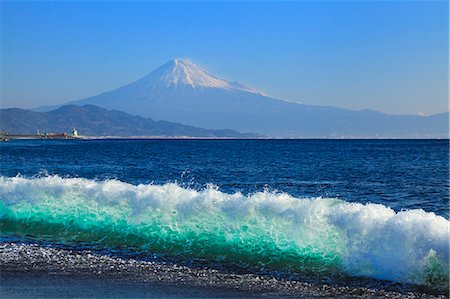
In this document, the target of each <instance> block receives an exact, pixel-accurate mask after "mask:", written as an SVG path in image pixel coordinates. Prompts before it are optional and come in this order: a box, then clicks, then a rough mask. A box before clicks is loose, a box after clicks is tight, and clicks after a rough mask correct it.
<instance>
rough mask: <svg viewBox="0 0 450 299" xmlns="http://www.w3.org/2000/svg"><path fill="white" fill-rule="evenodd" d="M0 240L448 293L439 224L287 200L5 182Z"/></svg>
mask: <svg viewBox="0 0 450 299" xmlns="http://www.w3.org/2000/svg"><path fill="white" fill-rule="evenodd" d="M0 202H1V206H0V219H1V233H2V235H3V236H11V235H14V236H27V237H32V238H36V239H44V240H47V241H54V242H63V243H68V244H73V243H80V242H81V243H85V244H91V245H96V246H97V245H99V246H105V247H110V248H117V249H126V250H133V251H138V252H148V253H152V252H154V253H161V254H166V255H169V256H170V255H176V256H179V257H183V258H187V259H189V258H202V259H206V260H211V261H224V262H233V263H240V264H243V265H249V266H258V267H264V268H269V269H275V270H289V271H297V272H308V273H312V274H317V275H327V274H333V275H334V274H343V275H351V276H365V277H372V278H377V279H387V280H392V281H397V282H408V283H414V284H421V285H429V286H432V287H436V288H447V287H448V273H449V253H448V244H449V228H450V223H449V221H448V220H446V219H444V218H443V217H440V216H437V215H435V214H434V213H426V212H424V211H423V210H410V211H401V212H398V213H396V212H395V211H393V210H392V209H390V208H388V207H385V206H383V205H379V204H365V205H363V204H359V203H349V202H345V201H342V200H338V199H333V198H295V197H292V196H290V195H288V194H285V193H274V192H268V191H264V192H257V193H254V194H250V195H243V194H241V193H234V194H227V193H223V192H221V191H219V190H218V188H214V187H211V186H210V187H208V188H205V189H204V190H200V191H198V190H192V189H186V188H182V187H180V186H178V185H176V184H173V183H168V184H164V185H151V184H150V185H144V184H141V185H137V186H136V185H131V184H127V183H123V182H121V181H118V180H108V181H95V180H88V179H82V178H61V177H59V176H47V177H39V178H32V179H28V178H23V177H1V178H0Z"/></svg>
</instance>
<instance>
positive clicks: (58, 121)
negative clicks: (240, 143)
mask: <svg viewBox="0 0 450 299" xmlns="http://www.w3.org/2000/svg"><path fill="white" fill-rule="evenodd" d="M74 128H76V129H77V130H78V132H79V133H80V134H82V135H89V136H120V137H129V136H167V137H176V136H188V137H224V138H226V137H228V138H255V137H258V135H257V134H244V133H239V132H236V131H233V130H227V129H222V130H208V129H203V128H198V127H193V126H186V125H182V124H179V123H174V122H168V121H164V120H160V121H154V120H152V119H151V118H144V117H142V116H137V115H130V114H128V113H126V112H123V111H118V110H107V109H104V108H101V107H98V106H94V105H84V106H76V105H66V106H62V107H59V108H57V109H55V110H52V111H49V112H35V111H31V110H26V109H20V108H8V109H0V131H2V132H8V133H9V134H36V131H37V130H38V129H39V130H40V131H43V132H70V131H71V130H72V129H74Z"/></svg>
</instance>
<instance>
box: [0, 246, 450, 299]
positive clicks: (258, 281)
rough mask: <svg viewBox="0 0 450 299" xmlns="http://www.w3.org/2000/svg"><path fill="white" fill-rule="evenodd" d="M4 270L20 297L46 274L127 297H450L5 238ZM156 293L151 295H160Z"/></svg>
mask: <svg viewBox="0 0 450 299" xmlns="http://www.w3.org/2000/svg"><path fill="white" fill-rule="evenodd" d="M0 273H1V276H2V277H3V278H4V277H7V278H8V280H5V279H3V278H2V281H3V283H2V291H1V292H4V291H5V290H6V291H7V292H9V293H8V295H11V297H14V294H13V293H14V291H15V290H16V291H18V290H21V289H23V287H24V286H28V281H30V279H35V280H36V279H37V280H40V279H41V280H42V281H44V282H49V283H48V285H49V286H51V285H53V284H54V283H55V281H56V284H57V285H58V284H59V286H60V290H61V289H64V288H66V289H67V290H69V291H70V290H72V291H73V288H74V286H72V284H71V282H73V281H84V282H85V281H88V282H89V283H88V285H90V284H92V285H93V289H95V288H96V287H95V285H96V283H100V285H106V286H108V285H110V283H112V285H115V286H116V287H117V288H118V290H120V291H121V292H122V293H121V294H120V295H121V296H131V297H133V292H136V290H142V291H143V292H144V293H145V290H147V291H149V290H150V291H151V290H154V291H155V292H162V293H160V294H159V295H167V296H166V297H170V294H172V293H176V294H178V295H177V296H176V297H178V298H180V297H181V298H188V297H197V298H198V297H212V296H213V297H223V298H235V297H255V296H258V297H259V296H265V297H274V298H279V297H294V298H312V297H334V298H448V295H444V294H440V295H437V294H433V292H431V291H429V290H426V289H424V288H421V287H418V286H411V285H403V284H398V283H392V282H386V281H377V280H369V279H367V280H366V279H353V278H348V279H340V280H333V279H309V278H306V277H305V278H303V279H301V278H298V277H297V278H295V279H293V278H282V277H275V276H273V275H267V274H255V273H248V272H246V273H242V271H233V270H231V271H230V270H226V269H220V268H211V267H208V266H205V265H203V266H195V265H194V266H192V265H183V264H182V263H175V262H167V261H159V260H155V261H145V260H135V259H129V258H123V257H117V256H110V255H105V254H100V253H96V252H93V251H90V250H74V249H61V248H55V247H47V246H41V245H37V244H23V243H6V242H5V243H0ZM42 281H41V283H42ZM52 281H53V283H52ZM5 282H6V284H5ZM38 285H41V289H42V284H39V283H38ZM127 286H128V287H127ZM30 288H31V289H30V294H33V287H32V286H31V287H30ZM100 289H102V288H100ZM67 290H66V292H67ZM127 290H128V291H127ZM85 292H88V293H81V295H83V294H84V295H86V296H87V295H88V294H89V290H88V289H85ZM123 292H125V293H123ZM127 292H128V293H127ZM150 293H151V294H155V293H154V292H150ZM150 293H149V296H148V297H149V298H150V297H151V298H156V297H152V296H151V294H150ZM127 294H128V295H127ZM97 295H98V293H97ZM135 295H136V294H135ZM216 295H217V296H216ZM83 297H84V296H83ZM94 297H95V296H94Z"/></svg>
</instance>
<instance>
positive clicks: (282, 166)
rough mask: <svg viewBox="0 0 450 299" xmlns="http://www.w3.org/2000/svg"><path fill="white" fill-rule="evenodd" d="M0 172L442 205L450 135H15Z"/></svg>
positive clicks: (444, 210) (396, 205)
mask: <svg viewBox="0 0 450 299" xmlns="http://www.w3.org/2000/svg"><path fill="white" fill-rule="evenodd" d="M0 146H1V147H0V151H1V170H0V174H1V175H2V176H8V177H11V176H16V175H18V174H20V175H22V176H25V177H33V176H37V175H43V174H50V175H54V174H57V175H60V176H63V177H81V178H88V179H99V180H104V179H111V178H115V179H118V180H120V181H123V182H128V183H131V184H141V183H144V184H148V183H154V184H163V183H166V182H178V183H179V184H180V185H182V186H186V187H191V188H195V189H201V188H203V187H205V186H206V185H207V184H214V185H216V186H218V187H219V188H220V190H221V191H223V192H227V193H232V192H236V191H241V192H243V193H252V192H256V191H262V190H263V189H264V188H266V189H268V190H276V191H280V192H286V193H289V194H291V195H293V196H295V197H319V196H322V197H333V198H340V199H344V200H346V201H355V202H361V203H367V202H372V203H381V204H383V205H386V206H389V207H392V208H393V209H395V210H396V211H400V210H402V209H424V210H425V211H430V212H434V213H436V214H438V215H442V216H445V217H448V215H449V212H448V211H449V190H450V189H449V177H448V175H449V141H448V140H101V141H73V140H59V141H58V140H53V141H52V140H13V141H11V142H8V143H1V144H0Z"/></svg>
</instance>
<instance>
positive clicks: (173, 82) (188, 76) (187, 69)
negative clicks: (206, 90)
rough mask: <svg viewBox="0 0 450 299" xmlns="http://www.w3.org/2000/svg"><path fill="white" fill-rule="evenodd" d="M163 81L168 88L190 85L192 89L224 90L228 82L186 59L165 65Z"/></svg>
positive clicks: (175, 60) (162, 75)
mask: <svg viewBox="0 0 450 299" xmlns="http://www.w3.org/2000/svg"><path fill="white" fill-rule="evenodd" d="M164 66H165V67H166V68H165V70H164V72H163V73H162V74H161V81H162V82H164V84H165V85H166V86H177V85H190V86H192V87H194V88H195V87H215V88H224V87H226V86H227V85H228V83H227V81H225V80H222V79H219V78H217V77H215V76H213V75H211V74H209V73H208V72H206V71H205V70H203V69H202V68H200V67H198V66H196V65H195V64H193V63H192V62H190V61H189V60H186V59H174V60H172V61H169V62H168V63H167V64H165V65H164Z"/></svg>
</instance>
